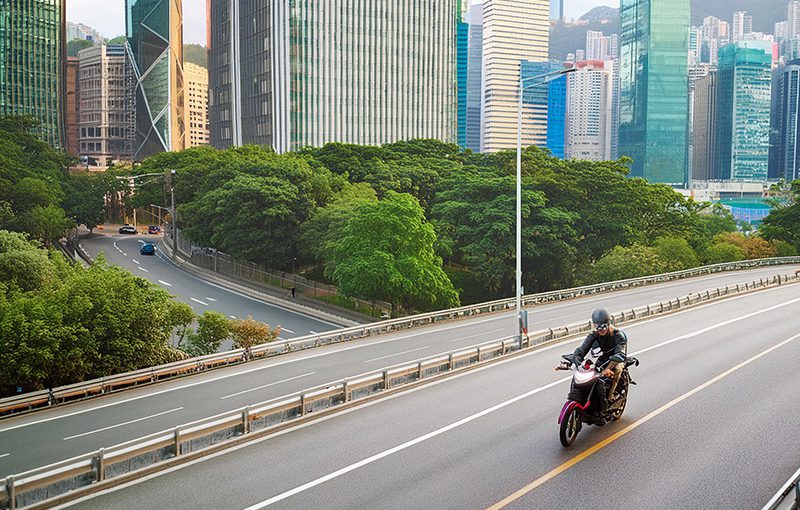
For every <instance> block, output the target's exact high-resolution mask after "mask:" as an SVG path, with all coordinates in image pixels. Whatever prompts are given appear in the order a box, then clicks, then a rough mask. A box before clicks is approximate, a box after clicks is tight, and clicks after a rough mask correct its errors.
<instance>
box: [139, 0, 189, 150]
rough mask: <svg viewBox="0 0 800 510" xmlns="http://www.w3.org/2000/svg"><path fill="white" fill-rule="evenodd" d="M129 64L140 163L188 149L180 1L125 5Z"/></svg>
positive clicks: (149, 0)
mask: <svg viewBox="0 0 800 510" xmlns="http://www.w3.org/2000/svg"><path fill="white" fill-rule="evenodd" d="M125 18H126V27H127V33H126V35H127V38H128V46H127V48H128V51H129V58H130V61H131V63H132V67H133V72H134V75H135V77H136V139H135V142H134V146H133V159H134V160H135V161H141V160H142V159H144V158H146V157H148V156H152V155H153V154H157V153H159V152H163V151H179V150H182V149H184V148H185V146H186V120H185V115H186V112H185V106H184V90H183V88H184V82H183V22H182V10H181V0H125Z"/></svg>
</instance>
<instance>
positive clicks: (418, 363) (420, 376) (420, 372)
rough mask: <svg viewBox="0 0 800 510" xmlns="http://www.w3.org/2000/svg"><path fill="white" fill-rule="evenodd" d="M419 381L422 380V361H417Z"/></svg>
mask: <svg viewBox="0 0 800 510" xmlns="http://www.w3.org/2000/svg"><path fill="white" fill-rule="evenodd" d="M417 380H418V381H421V380H422V360H419V361H417Z"/></svg>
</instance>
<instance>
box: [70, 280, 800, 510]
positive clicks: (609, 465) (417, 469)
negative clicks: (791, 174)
mask: <svg viewBox="0 0 800 510" xmlns="http://www.w3.org/2000/svg"><path fill="white" fill-rule="evenodd" d="M799 305H800V285H788V286H785V287H782V288H778V289H773V290H769V291H763V292H759V293H756V294H751V295H750V296H748V297H747V298H740V299H732V300H726V301H721V302H716V303H712V304H707V305H704V306H701V307H697V308H694V309H690V310H685V311H682V312H679V313H677V314H674V315H669V316H665V317H662V318H657V319H651V320H648V321H646V322H642V323H638V324H634V325H631V326H629V327H627V328H625V329H626V331H627V332H628V334H629V337H630V338H631V340H630V343H629V354H632V355H636V356H637V357H638V358H639V359H640V361H641V366H639V367H633V368H632V369H631V371H632V376H633V378H634V380H635V381H636V382H637V383H638V385H637V386H634V387H632V389H631V396H630V400H629V403H628V406H627V409H626V411H625V415H624V416H623V417H622V419H621V420H620V421H619V422H614V423H611V424H609V425H606V426H605V427H602V428H598V427H584V429H583V430H582V431H581V434H580V435H579V437H578V439H577V441H576V443H575V444H574V445H573V446H572V447H571V448H569V449H565V448H563V447H562V446H561V445H560V443H559V441H558V432H557V424H556V421H557V417H558V413H559V411H560V409H561V406H562V404H563V402H564V399H565V396H566V393H567V391H568V378H565V377H564V373H563V372H553V370H552V367H553V366H554V365H555V364H556V363H557V361H558V358H559V355H560V354H561V353H565V352H570V351H572V350H573V349H574V348H575V346H576V345H577V343H578V342H577V341H570V342H565V343H562V344H559V345H557V346H554V347H551V348H548V349H545V350H541V351H536V352H533V353H529V354H527V355H524V356H521V357H518V358H514V359H510V360H506V361H504V362H502V363H498V364H494V365H491V366H488V367H483V368H482V369H478V370H473V371H470V372H466V373H463V374H460V375H459V376H457V377H455V378H451V379H448V380H445V381H442V382H439V383H435V384H431V385H426V386H423V387H419V388H417V389H414V390H411V391H408V392H405V393H401V394H398V395H395V396H392V397H389V398H385V399H382V400H380V401H376V402H373V403H370V404H368V405H364V406H361V407H358V408H355V409H353V410H351V411H349V412H346V413H341V414H338V415H335V416H332V417H329V418H326V419H324V420H320V421H317V422H313V423H311V424H307V425H305V426H300V427H296V428H294V429H292V430H289V431H287V432H283V433H280V434H276V435H273V436H271V437H268V438H265V439H263V440H260V441H259V442H257V443H251V444H248V445H244V446H243V447H239V448H237V449H235V450H232V451H228V452H224V453H222V454H217V455H213V456H210V457H208V458H204V459H201V460H199V461H195V462H193V463H190V464H188V465H185V466H183V467H181V468H179V469H174V470H169V471H167V472H164V473H162V474H160V475H158V476H154V477H152V478H150V479H147V480H143V481H140V482H137V483H134V484H132V485H129V486H127V487H122V488H119V489H116V490H112V491H109V492H106V493H103V494H100V495H97V496H95V497H92V498H91V499H85V500H82V501H80V502H78V503H77V504H75V505H74V507H75V508H81V509H116V508H119V509H123V508H124V509H150V508H174V509H184V508H186V509H188V508H228V509H248V510H255V509H260V508H276V509H308V508H325V509H331V510H333V509H353V508H370V509H384V508H385V509H398V508H447V509H449V508H452V509H482V508H490V507H493V505H497V504H499V505H498V506H497V507H498V508H499V507H506V508H514V509H531V508H535V509H539V508H541V509H562V508H564V509H571V508H612V509H617V508H648V509H650V508H654V509H661V508H664V509H676V508H691V509H698V508H737V509H738V508H742V509H750V508H761V506H762V505H763V504H764V503H766V502H767V501H768V500H769V498H770V497H771V496H772V495H773V494H774V492H775V491H776V490H777V489H778V488H779V487H780V486H781V484H782V483H783V482H785V481H786V479H787V478H788V477H789V476H790V475H791V474H792V473H793V472H794V471H795V470H796V469H797V466H798V463H800V434H797V430H798V429H797V423H798V421H800V408H799V407H798V406H797V404H796V399H797V391H798V388H800V371H798V370H797V359H800V331H798V327H797V326H798V322H797V319H796V316H797V309H798V306H799Z"/></svg>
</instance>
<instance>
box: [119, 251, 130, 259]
mask: <svg viewBox="0 0 800 510" xmlns="http://www.w3.org/2000/svg"><path fill="white" fill-rule="evenodd" d="M120 253H121V254H122V255H124V256H125V257H127V256H128V254H127V253H125V252H124V251H121V250H120Z"/></svg>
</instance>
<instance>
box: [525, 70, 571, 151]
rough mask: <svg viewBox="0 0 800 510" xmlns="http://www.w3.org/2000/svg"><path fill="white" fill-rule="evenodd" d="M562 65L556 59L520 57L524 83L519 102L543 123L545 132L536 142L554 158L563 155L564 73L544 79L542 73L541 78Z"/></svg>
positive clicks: (565, 85) (565, 79) (565, 83)
mask: <svg viewBox="0 0 800 510" xmlns="http://www.w3.org/2000/svg"><path fill="white" fill-rule="evenodd" d="M563 69H564V66H563V65H562V64H561V62H557V61H542V62H531V61H529V60H523V61H522V62H521V63H520V72H521V73H522V83H523V84H524V87H525V88H524V91H523V93H522V106H523V108H525V109H527V110H528V111H530V112H532V115H533V116H534V118H535V119H536V120H537V121H539V122H541V123H543V124H544V125H545V126H546V130H545V132H544V133H542V136H541V137H540V139H538V140H537V141H536V146H538V147H546V148H547V149H548V150H549V151H550V153H551V154H552V155H553V156H555V157H557V158H563V157H564V129H565V125H564V122H565V117H566V108H567V75H563V76H558V77H556V78H553V77H549V78H550V80H549V81H545V82H544V83H542V80H547V78H548V77H546V76H545V77H544V78H543V75H547V74H549V73H554V72H557V71H561V70H563Z"/></svg>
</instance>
